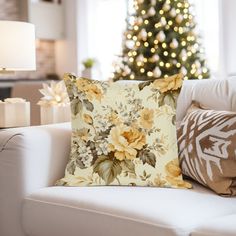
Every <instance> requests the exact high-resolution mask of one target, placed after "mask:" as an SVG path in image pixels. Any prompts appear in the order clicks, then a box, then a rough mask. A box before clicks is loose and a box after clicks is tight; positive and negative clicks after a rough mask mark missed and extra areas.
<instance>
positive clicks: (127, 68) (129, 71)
mask: <svg viewBox="0 0 236 236" xmlns="http://www.w3.org/2000/svg"><path fill="white" fill-rule="evenodd" d="M124 72H125V73H126V75H128V74H130V73H131V70H130V68H129V67H128V66H125V68H124Z"/></svg>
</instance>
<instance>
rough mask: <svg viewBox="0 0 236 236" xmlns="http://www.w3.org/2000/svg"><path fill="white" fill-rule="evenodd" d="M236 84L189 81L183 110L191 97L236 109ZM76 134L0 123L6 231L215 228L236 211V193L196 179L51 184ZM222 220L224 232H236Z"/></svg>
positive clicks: (44, 235)
mask: <svg viewBox="0 0 236 236" xmlns="http://www.w3.org/2000/svg"><path fill="white" fill-rule="evenodd" d="M235 88H236V86H235V81H234V80H229V81H221V80H216V81H215V80H211V81H187V82H186V83H185V84H184V89H183V91H182V92H181V95H180V97H179V100H178V108H177V112H178V118H179V119H181V118H182V117H183V116H184V114H185V112H186V109H187V107H188V104H190V102H191V100H193V99H195V100H197V101H199V102H200V103H202V104H203V105H205V106H209V107H211V108H215V109H219V110H223V109H225V110H234V111H236V91H235ZM70 136H71V129H70V124H58V125H49V126H39V127H28V128H17V129H8V130H2V131H0V236H26V235H27V236H61V235H63V236H65V235H66V236H74V235H76V236H77V235H81V236H92V235H98V236H111V235H112V236H118V235H122V236H124V235H130V236H133V235H137V236H139V235H145V236H152V235H155V236H156V235H158V236H159V235H160V236H162V235H163V236H168V235H178V236H179V235H181V236H182V235H183V236H185V235H190V233H191V231H194V232H195V235H194V236H198V234H196V233H201V232H206V233H208V232H213V235H214V231H211V230H213V225H214V223H211V220H217V219H219V221H220V218H221V217H224V216H227V215H233V214H236V202H235V198H231V199H229V198H222V197H219V196H217V195H215V194H213V193H212V192H210V191H209V190H206V189H204V188H203V187H200V186H199V185H197V184H196V185H195V188H194V189H193V190H176V189H156V188H128V187H124V188H118V187H116V188H113V187H110V188H106V187H99V188H65V187H49V186H52V185H53V183H54V182H55V181H56V180H57V179H59V178H61V177H62V176H63V174H64V169H65V166H66V163H67V161H68V157H69V152H70V150H69V149H70ZM122 199H129V201H128V202H127V203H126V204H125V201H122ZM23 203H24V204H23ZM91 222H92V225H91ZM212 222H213V221H212ZM220 222H222V224H221V228H219V232H223V231H224V230H225V231H224V232H234V235H236V231H235V229H234V228H233V225H231V226H232V227H231V226H229V225H228V221H226V223H224V222H225V221H224V220H222V221H220ZM22 224H23V227H22ZM217 224H218V225H219V224H220V223H217ZM229 227H231V229H232V230H231V231H227V230H228V228H229ZM26 232H27V234H26ZM95 233H96V234H95ZM200 235H201V234H200ZM207 235H208V234H207ZM221 235H226V236H228V235H227V234H224V233H223V234H222V233H221ZM229 235H230V234H229Z"/></svg>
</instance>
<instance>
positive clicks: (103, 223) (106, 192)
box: [23, 184, 236, 236]
mask: <svg viewBox="0 0 236 236" xmlns="http://www.w3.org/2000/svg"><path fill="white" fill-rule="evenodd" d="M216 206H217V207H216ZM233 212H235V213H236V198H231V199H227V198H222V197H219V196H217V195H215V194H214V193H213V192H211V191H209V190H207V189H205V188H203V187H201V186H199V185H197V184H195V185H194V189H192V190H179V189H165V188H145V187H111V186H109V187H68V188H65V187H50V188H44V189H41V190H38V191H36V192H35V193H33V194H32V195H30V196H29V197H27V198H26V200H25V203H24V207H23V225H24V228H25V229H26V233H28V234H29V235H40V236H51V235H56V236H64V235H71V236H77V235H78V234H79V235H89V236H90V235H97V233H98V235H104V236H110V235H112V236H119V235H129V236H141V235H147V236H156V235H163V236H174V235H178V236H185V235H186V236H187V235H189V234H190V233H191V230H192V229H193V228H196V227H197V226H199V225H201V224H203V223H204V222H206V221H209V220H210V219H212V218H215V217H218V216H221V215H227V214H231V213H233ZM35 222H40V224H35ZM42 225H43V227H42ZM52 225H54V226H56V227H52ZM68 232H69V234H68Z"/></svg>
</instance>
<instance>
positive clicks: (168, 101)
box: [158, 92, 176, 109]
mask: <svg viewBox="0 0 236 236" xmlns="http://www.w3.org/2000/svg"><path fill="white" fill-rule="evenodd" d="M158 104H159V106H160V107H161V106H164V105H168V106H170V107H172V108H173V109H175V106H176V99H175V97H174V96H173V95H172V94H171V93H169V92H168V93H162V94H160V96H159V101H158Z"/></svg>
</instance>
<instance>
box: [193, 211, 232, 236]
mask: <svg viewBox="0 0 236 236" xmlns="http://www.w3.org/2000/svg"><path fill="white" fill-rule="evenodd" d="M213 235H214V236H235V235H236V214H233V215H226V216H222V217H218V218H216V219H212V220H210V221H206V222H205V223H204V224H203V225H202V226H201V227H199V228H197V229H195V230H194V232H193V233H192V234H191V236H213Z"/></svg>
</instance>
